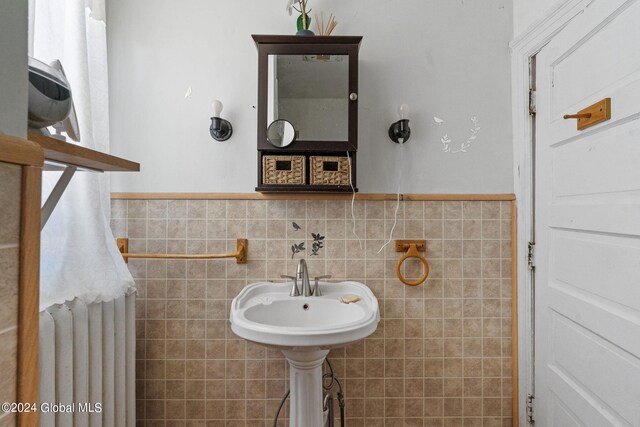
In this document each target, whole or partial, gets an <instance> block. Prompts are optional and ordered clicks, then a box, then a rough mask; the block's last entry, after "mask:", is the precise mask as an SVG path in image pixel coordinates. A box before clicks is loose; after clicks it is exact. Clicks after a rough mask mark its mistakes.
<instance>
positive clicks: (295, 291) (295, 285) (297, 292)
mask: <svg viewBox="0 0 640 427" xmlns="http://www.w3.org/2000/svg"><path fill="white" fill-rule="evenodd" d="M280 277H281V278H283V279H291V280H292V281H293V286H292V287H291V292H290V293H289V295H290V296H292V297H299V296H300V290H299V289H298V278H297V277H293V276H287V275H286V274H281V275H280Z"/></svg>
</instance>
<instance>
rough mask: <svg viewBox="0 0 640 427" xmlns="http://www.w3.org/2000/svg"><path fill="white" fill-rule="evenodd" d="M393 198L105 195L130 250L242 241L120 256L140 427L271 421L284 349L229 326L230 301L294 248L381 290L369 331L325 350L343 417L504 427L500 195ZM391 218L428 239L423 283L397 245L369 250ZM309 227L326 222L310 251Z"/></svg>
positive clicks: (507, 246)
mask: <svg viewBox="0 0 640 427" xmlns="http://www.w3.org/2000/svg"><path fill="white" fill-rule="evenodd" d="M395 208H396V203H395V201H366V202H365V201H356V203H355V205H354V209H353V211H354V212H353V213H354V216H355V220H353V219H352V212H351V203H350V202H343V201H281V200H274V201H271V200H269V201H256V200H249V201H237V200H228V201H225V200H209V201H207V200H189V201H184V200H182V201H173V200H169V201H166V200H151V201H145V200H130V201H125V200H114V201H113V203H112V217H113V220H112V228H113V230H114V234H115V235H116V236H117V237H123V236H128V237H129V238H130V250H131V251H132V252H145V251H148V252H160V253H165V252H171V253H186V252H189V253H201V252H205V251H207V252H213V253H217V252H227V251H229V252H231V251H233V250H235V239H236V238H238V237H247V238H248V239H249V263H248V264H246V265H237V264H235V261H233V260H228V261H220V260H212V261H180V260H169V261H164V260H148V261H146V260H132V261H131V262H130V263H129V267H130V270H131V272H132V273H133V275H134V277H135V278H136V282H137V284H138V288H139V298H138V308H137V319H138V320H137V322H138V346H137V363H138V365H137V393H138V394H137V398H138V407H137V410H138V419H139V420H140V425H144V426H261V427H263V426H264V427H266V426H271V425H272V423H273V416H274V414H275V412H276V409H277V407H278V404H279V402H280V399H281V397H282V395H283V394H284V393H285V392H286V390H287V382H288V380H287V378H288V377H287V366H286V362H285V360H284V359H283V357H282V356H281V355H280V354H279V353H278V352H277V351H274V350H267V349H265V348H263V347H260V346H258V345H255V344H251V343H247V342H245V341H243V340H242V339H238V337H236V336H234V334H233V333H232V332H231V330H230V328H229V323H228V320H227V319H228V310H229V305H230V302H231V299H232V298H233V297H234V296H235V295H236V294H237V293H238V292H239V291H240V290H241V289H242V288H243V287H244V286H245V285H246V284H248V283H251V282H255V281H260V280H264V279H269V280H275V279H279V277H280V275H281V274H293V272H294V270H295V264H296V263H297V260H298V259H299V258H300V257H301V256H304V257H305V259H307V261H308V265H309V271H310V274H311V275H312V276H313V275H321V274H332V275H333V277H334V279H345V278H348V279H352V280H357V281H361V282H363V283H365V284H367V285H368V286H369V287H370V288H371V289H372V290H373V292H374V293H375V294H376V296H377V297H378V299H379V301H380V307H381V310H382V320H381V322H380V324H379V327H378V330H377V331H376V332H375V333H374V334H373V335H372V336H371V337H369V338H367V339H366V340H364V341H363V342H360V343H356V344H353V345H350V346H349V347H347V348H345V349H340V350H337V351H332V353H331V354H330V358H331V360H332V361H333V364H334V367H335V370H336V372H337V374H338V377H339V379H340V380H341V382H342V384H343V386H344V388H345V394H346V398H347V407H346V414H347V417H348V419H347V423H346V425H347V426H349V427H354V426H366V427H376V426H429V427H431V426H442V427H452V426H465V427H475V426H487V427H490V426H511V410H512V409H511V408H512V406H511V393H512V387H511V234H510V233H511V222H510V221H511V220H510V218H511V203H510V202H500V201H492V202H475V201H468V202H433V201H425V202H413V201H404V202H401V203H400V206H399V209H398V215H397V221H394V212H395ZM294 222H295V223H296V224H297V225H298V226H299V228H300V229H299V230H296V229H295V228H294V227H293V223H294ZM394 222H396V224H395V230H394V235H393V236H394V238H406V239H419V238H424V239H427V241H428V243H427V248H428V249H427V253H426V256H427V258H428V260H429V262H430V265H431V275H430V277H429V279H428V280H427V281H426V282H425V283H424V284H423V285H421V286H417V287H407V286H404V285H403V284H402V283H401V282H399V280H398V279H397V277H396V276H395V264H396V261H397V260H398V259H399V257H400V254H398V253H396V252H394V251H393V243H391V244H389V245H387V246H386V247H385V248H384V249H383V250H382V251H381V252H380V251H379V250H380V248H381V247H382V246H383V245H384V243H385V239H387V238H388V235H389V232H390V230H391V228H392V227H393V225H394ZM311 233H315V234H318V233H319V234H321V235H322V236H326V238H325V239H324V240H323V243H324V245H323V248H321V249H319V250H318V251H317V253H318V254H317V255H316V256H312V248H313V238H312V235H311ZM302 242H304V243H305V250H304V251H302V252H300V253H297V254H294V256H293V259H292V252H291V246H292V245H294V244H300V243H302ZM405 270H406V274H407V275H408V276H409V277H413V276H417V275H419V273H420V272H421V270H420V267H419V266H417V265H415V264H414V265H406V268H405ZM336 409H337V407H336ZM284 415H285V417H281V420H282V422H281V423H280V425H282V426H284V425H286V424H285V423H286V414H284Z"/></svg>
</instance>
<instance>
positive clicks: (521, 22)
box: [513, 0, 565, 38]
mask: <svg viewBox="0 0 640 427" xmlns="http://www.w3.org/2000/svg"><path fill="white" fill-rule="evenodd" d="M564 2H565V1H564V0H513V35H514V38H516V37H518V36H519V35H521V34H522V33H523V32H524V31H526V30H527V28H529V27H530V26H531V25H532V24H534V23H535V22H536V21H538V20H540V19H542V18H543V17H545V16H546V15H547V14H548V12H550V11H551V10H553V9H555V8H556V7H558V6H559V5H560V4H562V3H564Z"/></svg>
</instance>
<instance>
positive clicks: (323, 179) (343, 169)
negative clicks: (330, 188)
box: [309, 156, 351, 185]
mask: <svg viewBox="0 0 640 427" xmlns="http://www.w3.org/2000/svg"><path fill="white" fill-rule="evenodd" d="M309 163H310V166H309V168H310V170H311V178H310V179H311V182H310V184H311V185H349V184H350V178H351V171H350V170H349V158H348V157H341V156H311V159H310V162H309Z"/></svg>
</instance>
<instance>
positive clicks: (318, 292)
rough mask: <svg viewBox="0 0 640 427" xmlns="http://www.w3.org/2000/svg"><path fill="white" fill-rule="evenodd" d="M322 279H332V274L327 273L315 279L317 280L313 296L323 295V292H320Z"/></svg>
mask: <svg viewBox="0 0 640 427" xmlns="http://www.w3.org/2000/svg"><path fill="white" fill-rule="evenodd" d="M320 279H331V275H330V274H325V275H324V276H317V277H315V278H314V279H313V280H314V282H315V284H314V286H313V296H316V297H321V296H322V292H320V283H319V282H320Z"/></svg>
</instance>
